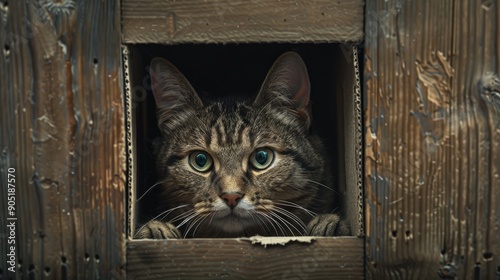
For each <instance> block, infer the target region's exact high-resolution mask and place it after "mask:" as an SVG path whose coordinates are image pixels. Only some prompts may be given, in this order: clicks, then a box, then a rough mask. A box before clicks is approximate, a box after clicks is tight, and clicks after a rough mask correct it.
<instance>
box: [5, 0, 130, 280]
mask: <svg viewBox="0 0 500 280" xmlns="http://www.w3.org/2000/svg"><path fill="white" fill-rule="evenodd" d="M0 5H3V6H2V8H3V9H2V21H1V22H2V24H4V26H2V30H7V31H8V34H12V38H7V39H5V37H3V36H2V40H3V44H2V47H3V48H4V51H3V54H2V58H1V59H0V69H2V72H1V73H0V76H1V77H2V78H0V79H3V80H2V84H1V87H2V95H1V98H2V104H8V105H9V107H10V108H11V109H9V110H2V113H1V114H2V127H1V130H2V133H1V135H2V136H1V138H0V139H1V141H2V142H1V144H0V146H1V147H2V149H3V150H4V156H3V157H2V158H1V160H0V169H1V172H2V175H1V176H5V174H6V171H5V170H6V169H7V168H8V167H15V168H16V177H17V178H18V182H17V192H16V203H17V207H18V218H19V219H18V227H17V230H16V243H17V251H16V254H17V255H16V256H17V258H18V259H17V261H18V263H17V264H16V266H17V273H16V274H15V275H14V274H12V273H10V272H8V270H7V267H6V265H7V263H6V261H4V260H5V259H4V258H5V255H4V254H3V253H2V255H1V256H0V259H1V260H2V263H1V265H0V268H1V270H2V272H3V273H5V274H6V277H14V278H16V277H17V278H23V279H24V278H29V279H42V278H43V279H45V278H53V279H76V278H82V279H93V278H104V279H111V278H120V277H123V276H124V270H123V267H122V266H123V265H124V263H125V252H124V249H125V248H124V242H125V240H124V232H125V229H124V228H125V221H124V220H125V218H124V207H125V203H124V189H125V172H124V170H125V151H124V131H125V127H124V123H123V111H124V110H123V101H122V100H123V90H122V84H121V83H122V80H121V75H122V70H121V56H120V30H119V26H120V24H119V18H118V17H117V15H119V9H120V8H119V1H115V0H109V1H98V0H96V1H85V2H80V3H76V2H75V1H71V0H69V1H63V2H60V1H45V2H38V1H3V3H2V4H0ZM6 6H8V8H6ZM89 15H93V16H92V17H90V16H89ZM2 34H5V33H3V32H2ZM3 102H5V103H3ZM2 178H3V177H2ZM4 182H6V180H2V186H3V185H4ZM4 189H5V188H3V187H2V196H1V199H0V200H1V202H0V206H1V207H2V211H0V212H1V213H4V212H3V210H4V208H5V203H6V196H5V194H6V193H5V192H4ZM0 218H1V221H0V223H1V224H2V225H4V224H5V222H6V220H5V219H6V217H5V215H4V214H2V215H1V216H0ZM1 241H2V248H4V246H3V245H4V242H5V241H6V239H5V238H2V240H1ZM2 251H3V250H2Z"/></svg>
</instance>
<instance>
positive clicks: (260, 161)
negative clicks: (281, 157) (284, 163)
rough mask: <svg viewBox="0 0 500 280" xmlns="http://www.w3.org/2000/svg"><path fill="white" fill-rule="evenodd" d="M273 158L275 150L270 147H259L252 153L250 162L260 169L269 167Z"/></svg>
mask: <svg viewBox="0 0 500 280" xmlns="http://www.w3.org/2000/svg"><path fill="white" fill-rule="evenodd" d="M273 160H274V152H273V151H272V150H271V149H268V148H261V149H257V150H255V151H254V152H253V153H252V155H250V164H251V165H252V166H253V168H255V169H258V170H262V169H266V168H268V167H269V166H270V165H271V163H273Z"/></svg>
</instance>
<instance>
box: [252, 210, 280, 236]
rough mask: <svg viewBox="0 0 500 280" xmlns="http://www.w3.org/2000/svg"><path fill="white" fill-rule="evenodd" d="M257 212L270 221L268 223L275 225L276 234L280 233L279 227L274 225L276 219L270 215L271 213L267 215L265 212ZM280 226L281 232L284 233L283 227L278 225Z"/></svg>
mask: <svg viewBox="0 0 500 280" xmlns="http://www.w3.org/2000/svg"><path fill="white" fill-rule="evenodd" d="M256 213H257V214H259V215H261V216H262V217H263V218H265V219H266V220H267V221H268V222H267V223H268V224H270V225H271V226H272V227H273V229H274V233H275V235H276V236H277V235H279V233H278V229H277V228H276V227H275V226H274V224H275V223H276V220H274V219H272V218H271V217H269V215H267V213H264V212H256ZM278 227H279V228H280V229H281V232H282V233H283V234H284V232H283V229H282V228H281V227H280V226H279V225H278Z"/></svg>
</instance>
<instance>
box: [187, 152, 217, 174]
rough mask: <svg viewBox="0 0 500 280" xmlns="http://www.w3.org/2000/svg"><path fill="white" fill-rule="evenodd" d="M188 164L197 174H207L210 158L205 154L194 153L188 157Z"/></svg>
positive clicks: (210, 162)
mask: <svg viewBox="0 0 500 280" xmlns="http://www.w3.org/2000/svg"><path fill="white" fill-rule="evenodd" d="M189 164H190V165H191V167H192V168H193V169H194V170H196V171H199V172H207V171H208V170H210V169H211V168H212V164H213V161H212V157H210V155H209V154H208V153H206V152H203V151H196V152H192V153H191V154H190V155H189Z"/></svg>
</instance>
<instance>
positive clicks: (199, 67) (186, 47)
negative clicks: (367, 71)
mask: <svg viewBox="0 0 500 280" xmlns="http://www.w3.org/2000/svg"><path fill="white" fill-rule="evenodd" d="M348 48H350V46H348ZM286 51H296V52H297V53H298V54H299V55H300V56H301V57H302V58H303V60H304V62H305V64H306V66H307V69H308V73H309V78H310V82H311V102H312V103H311V104H312V112H313V129H314V131H315V132H316V133H317V134H319V135H320V136H321V137H322V138H323V139H324V140H325V143H326V148H327V150H326V151H325V153H327V154H328V156H329V157H330V158H331V159H332V164H333V168H332V170H333V173H332V174H331V176H332V178H333V182H334V183H335V186H334V188H335V190H336V191H337V192H338V193H339V194H340V195H338V196H337V197H338V199H337V201H332V203H334V204H335V205H337V206H338V209H344V208H345V207H344V204H345V203H346V201H351V202H355V201H356V200H357V199H358V198H357V197H356V198H354V199H346V196H347V192H346V181H348V180H347V179H346V178H345V176H346V175H345V174H346V172H345V164H344V159H345V155H344V151H345V144H346V143H345V142H346V140H345V139H346V138H345V137H344V123H345V121H346V120H345V114H344V110H353V109H352V108H345V100H344V99H345V98H344V97H345V95H346V94H348V95H352V94H353V91H352V90H353V87H352V83H353V79H352V75H353V71H352V62H351V65H349V63H350V62H349V61H351V60H350V58H349V57H348V54H347V53H346V52H345V45H344V48H343V45H340V44H226V45H215V44H213V45H199V44H183V45H173V46H164V45H131V46H129V52H130V54H129V67H130V83H131V85H130V88H131V90H130V95H131V98H132V109H133V122H134V124H135V143H134V147H135V166H136V178H135V181H136V187H137V188H136V190H135V192H136V194H135V197H136V198H140V199H139V200H138V201H137V204H136V205H135V209H136V212H137V213H135V216H136V219H137V222H138V223H144V222H145V221H147V220H148V219H150V218H151V217H155V216H156V215H157V211H158V210H157V207H155V206H156V205H161V201H159V197H160V196H159V195H158V193H159V190H160V188H161V187H159V186H156V187H154V188H151V187H152V186H153V185H155V183H156V182H157V181H158V180H159V178H158V177H157V176H156V174H155V166H154V163H155V159H154V155H153V153H152V141H153V140H154V139H155V138H156V137H158V136H159V131H158V128H157V121H156V114H155V113H156V107H155V104H154V99H153V94H152V92H151V91H148V89H149V88H150V80H149V74H148V71H147V69H148V65H149V63H150V61H151V59H152V58H154V57H163V58H166V59H167V60H169V61H170V62H172V63H173V64H174V65H176V67H177V68H178V69H180V70H181V72H182V73H183V74H184V75H185V76H186V77H187V79H188V80H189V81H190V82H191V84H192V85H193V87H194V88H195V89H196V90H197V92H198V93H200V92H204V93H208V94H209V95H212V96H217V95H226V94H255V93H257V91H258V90H259V88H260V86H261V84H262V82H263V80H264V78H265V77H266V74H267V72H268V70H269V68H270V67H271V65H272V64H273V62H274V61H275V60H276V58H278V57H279V56H280V55H281V54H282V53H284V52H286ZM346 65H347V67H350V68H351V69H348V70H347V71H346V69H345V67H346ZM346 81H348V82H347V83H346ZM349 203H350V202H349ZM344 214H345V213H344ZM356 215H357V214H356ZM353 226H354V227H355V225H353Z"/></svg>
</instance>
